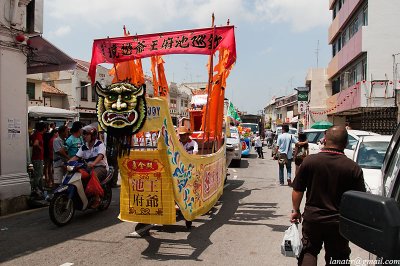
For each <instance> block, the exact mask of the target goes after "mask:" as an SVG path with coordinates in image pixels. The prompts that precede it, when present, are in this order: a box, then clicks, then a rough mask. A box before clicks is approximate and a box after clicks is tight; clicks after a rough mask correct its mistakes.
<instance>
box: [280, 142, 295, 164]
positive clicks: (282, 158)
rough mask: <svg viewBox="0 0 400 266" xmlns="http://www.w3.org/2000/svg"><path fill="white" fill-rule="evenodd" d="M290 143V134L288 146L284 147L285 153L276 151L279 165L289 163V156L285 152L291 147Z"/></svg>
mask: <svg viewBox="0 0 400 266" xmlns="http://www.w3.org/2000/svg"><path fill="white" fill-rule="evenodd" d="M291 144H292V136H290V141H289V145H288V148H287V149H286V153H280V152H279V151H278V163H279V164H280V165H284V164H288V163H289V158H288V157H287V153H288V152H289V149H290V148H291Z"/></svg>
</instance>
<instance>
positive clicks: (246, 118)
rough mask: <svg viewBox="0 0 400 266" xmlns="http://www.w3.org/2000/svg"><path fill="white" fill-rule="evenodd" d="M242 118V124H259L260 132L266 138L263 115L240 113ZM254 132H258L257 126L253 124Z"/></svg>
mask: <svg viewBox="0 0 400 266" xmlns="http://www.w3.org/2000/svg"><path fill="white" fill-rule="evenodd" d="M240 118H241V120H242V124H257V125H258V133H259V134H260V136H261V138H265V130H264V119H263V116H262V115H251V114H248V115H247V114H246V115H240ZM251 127H252V131H253V130H254V132H253V133H256V131H257V127H255V126H251Z"/></svg>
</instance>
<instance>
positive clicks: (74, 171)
mask: <svg viewBox="0 0 400 266" xmlns="http://www.w3.org/2000/svg"><path fill="white" fill-rule="evenodd" d="M85 166H86V163H85V162H78V161H71V162H68V163H67V173H66V174H65V176H64V178H63V180H62V183H61V185H60V186H59V187H58V188H56V189H55V190H54V193H53V197H52V199H51V200H50V207H49V215H50V219H51V221H52V222H53V223H54V224H56V225H58V226H64V225H66V224H68V223H69V222H70V221H71V220H72V217H73V216H74V213H75V210H80V211H85V210H87V209H93V208H92V207H91V204H92V203H93V201H94V197H88V196H87V195H86V194H85V188H84V186H83V183H82V174H81V173H80V172H79V169H81V168H85ZM113 172H114V168H113V167H110V168H109V171H108V173H107V177H106V178H105V179H104V180H103V181H102V182H100V184H101V187H102V188H103V190H104V195H103V197H101V202H100V205H98V207H96V208H95V209H97V210H106V209H107V208H108V207H109V206H110V203H111V198H112V190H111V184H110V181H111V179H112V176H113Z"/></svg>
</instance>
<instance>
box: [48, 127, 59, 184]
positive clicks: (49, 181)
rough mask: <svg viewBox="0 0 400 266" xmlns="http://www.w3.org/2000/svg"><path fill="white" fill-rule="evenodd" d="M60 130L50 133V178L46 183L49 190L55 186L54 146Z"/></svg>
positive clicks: (53, 130)
mask: <svg viewBox="0 0 400 266" xmlns="http://www.w3.org/2000/svg"><path fill="white" fill-rule="evenodd" d="M58 136H59V134H58V129H56V128H54V129H52V130H51V132H50V141H49V151H48V153H49V162H48V174H47V175H48V176H47V181H46V186H47V187H49V188H53V186H54V165H53V160H54V151H53V147H54V146H53V145H54V140H56V139H57V138H58Z"/></svg>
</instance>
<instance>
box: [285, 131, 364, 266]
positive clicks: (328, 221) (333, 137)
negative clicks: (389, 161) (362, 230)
mask: <svg viewBox="0 0 400 266" xmlns="http://www.w3.org/2000/svg"><path fill="white" fill-rule="evenodd" d="M347 141H348V135H347V131H346V129H345V128H344V127H341V126H334V127H331V128H329V129H328V130H327V131H326V144H325V147H324V149H322V150H321V152H320V153H318V154H314V155H309V156H307V157H306V158H305V159H304V161H303V163H302V164H301V166H300V168H299V172H298V173H297V175H296V178H295V179H294V181H293V192H292V203H293V210H292V214H291V221H292V222H296V221H298V222H301V219H302V218H303V226H302V234H303V238H302V242H303V250H302V252H301V254H300V257H299V260H298V264H299V265H317V256H318V254H319V252H320V250H321V248H322V244H323V243H324V247H325V262H326V265H330V262H331V261H332V260H346V259H349V257H350V252H351V250H350V248H349V241H348V240H347V239H345V238H343V237H342V236H341V235H340V233H339V208H340V200H341V198H342V195H343V193H344V192H346V191H348V190H359V191H365V184H364V177H363V172H362V170H361V168H360V167H359V166H358V165H357V164H356V163H355V162H354V161H352V160H350V159H349V158H347V157H346V155H344V153H343V151H344V148H345V147H346V145H347ZM304 191H306V204H305V208H304V213H303V217H302V216H301V213H300V203H301V200H302V198H303V194H304Z"/></svg>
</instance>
